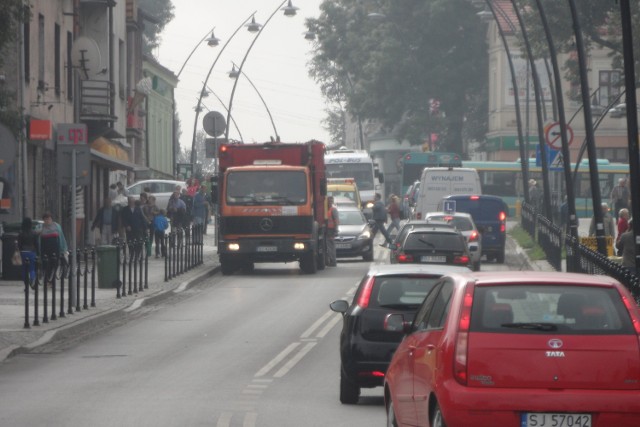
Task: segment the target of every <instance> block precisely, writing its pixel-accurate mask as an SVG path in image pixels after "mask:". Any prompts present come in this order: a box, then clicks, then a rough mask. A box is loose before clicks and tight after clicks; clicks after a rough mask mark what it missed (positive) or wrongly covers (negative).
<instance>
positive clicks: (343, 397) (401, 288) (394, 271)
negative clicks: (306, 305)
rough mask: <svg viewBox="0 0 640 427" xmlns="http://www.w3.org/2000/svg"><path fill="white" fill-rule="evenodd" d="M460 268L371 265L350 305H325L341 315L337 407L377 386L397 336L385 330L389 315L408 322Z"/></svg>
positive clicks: (465, 270) (396, 342)
mask: <svg viewBox="0 0 640 427" xmlns="http://www.w3.org/2000/svg"><path fill="white" fill-rule="evenodd" d="M469 271H471V270H469V269H467V268H464V267H452V266H436V265H376V266H372V267H371V268H370V269H369V271H368V272H367V274H366V275H365V276H364V277H363V278H362V280H361V282H360V284H359V286H358V289H357V291H356V293H355V296H354V298H353V301H352V302H351V304H349V303H348V302H347V301H345V300H337V301H334V302H332V303H331V304H330V307H331V309H332V310H333V311H335V312H338V313H342V315H343V326H342V332H341V333H340V362H341V363H340V402H342V403H345V404H355V403H358V399H359V397H360V389H361V388H363V387H364V388H373V387H377V386H381V385H382V383H383V380H384V375H385V373H386V372H387V367H388V366H389V362H390V361H391V356H392V355H393V352H394V351H395V349H396V347H397V346H398V344H399V343H400V341H401V340H402V337H403V333H402V331H387V330H385V321H386V319H387V317H388V316H389V315H390V314H402V315H403V316H404V318H405V319H406V320H407V321H410V320H412V319H413V317H414V315H415V313H416V310H417V308H418V307H419V306H420V304H421V303H422V301H423V300H424V298H425V296H426V295H427V293H428V292H429V291H430V290H431V287H432V286H433V284H434V283H435V282H436V281H437V280H438V278H439V277H441V276H443V275H444V274H447V273H450V272H469Z"/></svg>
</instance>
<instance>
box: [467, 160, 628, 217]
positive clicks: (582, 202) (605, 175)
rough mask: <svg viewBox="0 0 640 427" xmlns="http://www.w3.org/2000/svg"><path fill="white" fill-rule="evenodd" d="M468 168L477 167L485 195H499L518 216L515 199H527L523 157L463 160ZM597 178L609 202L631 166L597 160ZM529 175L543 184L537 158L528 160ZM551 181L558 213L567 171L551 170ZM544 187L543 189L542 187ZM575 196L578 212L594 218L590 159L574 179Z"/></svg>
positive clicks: (512, 212)
mask: <svg viewBox="0 0 640 427" xmlns="http://www.w3.org/2000/svg"><path fill="white" fill-rule="evenodd" d="M462 165H463V166H464V167H466V168H474V169H476V170H477V171H478V175H479V176H480V184H481V186H482V193H483V194H491V195H494V196H500V197H501V198H502V199H503V200H504V201H505V203H507V205H508V206H509V216H512V217H513V216H515V215H516V201H518V203H521V202H522V200H523V199H524V192H523V182H522V166H521V163H520V160H516V161H513V162H502V161H466V160H465V161H463V162H462ZM597 165H598V177H599V182H600V196H601V198H602V201H603V202H609V195H610V194H611V190H612V189H613V187H614V186H615V185H616V184H617V182H618V179H619V178H628V175H629V165H628V164H624V163H611V162H609V160H606V159H598V160H597ZM575 167H576V165H575V163H572V164H571V175H572V176H573V172H574V171H575ZM529 178H533V179H535V180H536V181H538V185H542V168H541V166H536V160H535V158H531V159H529ZM549 179H550V181H551V184H552V185H551V186H550V187H551V192H552V197H551V200H552V205H553V206H552V207H553V208H554V215H556V214H558V213H559V206H560V205H561V204H562V195H563V194H565V191H564V184H565V179H564V172H563V171H552V170H549ZM540 189H541V190H542V188H540ZM574 195H575V201H576V214H577V215H578V217H579V218H591V216H593V202H592V201H591V178H590V175H589V161H588V160H586V159H583V160H582V161H581V162H580V166H579V168H578V176H577V179H576V180H575V188H574Z"/></svg>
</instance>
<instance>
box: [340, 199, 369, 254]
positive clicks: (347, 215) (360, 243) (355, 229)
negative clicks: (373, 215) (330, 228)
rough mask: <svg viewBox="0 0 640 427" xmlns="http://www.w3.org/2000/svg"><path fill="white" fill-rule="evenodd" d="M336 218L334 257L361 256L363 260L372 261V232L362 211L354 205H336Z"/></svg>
mask: <svg viewBox="0 0 640 427" xmlns="http://www.w3.org/2000/svg"><path fill="white" fill-rule="evenodd" d="M338 218H339V220H340V222H339V225H338V234H337V235H336V237H335V239H334V241H335V245H336V257H338V258H344V257H360V256H361V257H362V258H363V259H364V260H365V261H373V233H371V229H370V228H369V222H368V221H367V219H366V218H365V217H364V215H363V214H362V211H361V210H360V209H358V207H356V206H355V205H354V206H349V205H342V206H338Z"/></svg>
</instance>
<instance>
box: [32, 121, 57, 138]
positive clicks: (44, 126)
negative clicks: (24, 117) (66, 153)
mask: <svg viewBox="0 0 640 427" xmlns="http://www.w3.org/2000/svg"><path fill="white" fill-rule="evenodd" d="M52 137H53V131H52V128H51V120H36V119H31V120H30V121H29V139H30V140H32V141H48V140H50V139H52Z"/></svg>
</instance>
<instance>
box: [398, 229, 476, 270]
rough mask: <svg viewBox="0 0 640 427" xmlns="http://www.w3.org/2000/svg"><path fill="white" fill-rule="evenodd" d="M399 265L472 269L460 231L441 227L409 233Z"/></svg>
mask: <svg viewBox="0 0 640 427" xmlns="http://www.w3.org/2000/svg"><path fill="white" fill-rule="evenodd" d="M396 261H397V262H398V263H399V264H406V263H409V264H447V265H458V266H464V267H469V268H471V265H472V262H471V256H470V255H469V248H468V247H467V242H466V241H465V238H464V236H463V235H462V233H460V231H458V230H456V229H447V228H445V227H442V226H440V225H437V226H430V227H423V228H420V229H417V230H412V231H410V232H409V233H407V236H406V237H405V238H404V240H403V241H402V243H401V244H400V247H399V248H398V251H397V253H396Z"/></svg>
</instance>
